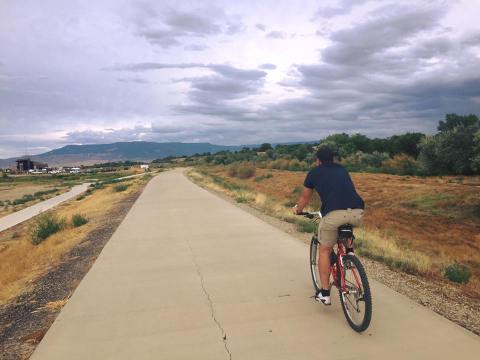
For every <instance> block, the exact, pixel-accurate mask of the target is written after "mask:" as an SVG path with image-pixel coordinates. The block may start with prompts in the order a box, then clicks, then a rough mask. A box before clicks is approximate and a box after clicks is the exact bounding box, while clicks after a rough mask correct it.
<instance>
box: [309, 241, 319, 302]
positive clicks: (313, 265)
mask: <svg viewBox="0 0 480 360" xmlns="http://www.w3.org/2000/svg"><path fill="white" fill-rule="evenodd" d="M317 256H318V240H317V238H316V237H315V236H314V237H312V240H311V241H310V274H311V275H312V282H313V287H314V289H315V293H317V292H318V291H320V284H319V279H318V276H319V273H318V258H317Z"/></svg>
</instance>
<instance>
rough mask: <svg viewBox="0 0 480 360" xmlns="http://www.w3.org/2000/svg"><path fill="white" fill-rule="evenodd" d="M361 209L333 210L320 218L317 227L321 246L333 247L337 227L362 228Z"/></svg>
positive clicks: (335, 240) (335, 241)
mask: <svg viewBox="0 0 480 360" xmlns="http://www.w3.org/2000/svg"><path fill="white" fill-rule="evenodd" d="M362 218H363V209H348V210H334V211H331V212H329V213H328V214H327V215H326V216H325V217H323V218H322V220H321V221H320V224H319V225H318V241H319V242H320V244H321V245H325V246H334V245H335V244H336V243H337V234H338V227H339V226H341V225H343V224H350V225H353V226H354V227H357V226H362V225H363V222H362Z"/></svg>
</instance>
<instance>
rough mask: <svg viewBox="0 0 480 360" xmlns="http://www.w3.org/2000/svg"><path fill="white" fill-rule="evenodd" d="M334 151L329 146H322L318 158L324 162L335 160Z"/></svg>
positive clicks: (318, 151)
mask: <svg viewBox="0 0 480 360" xmlns="http://www.w3.org/2000/svg"><path fill="white" fill-rule="evenodd" d="M333 155H334V152H333V150H332V149H330V148H329V147H321V148H319V149H318V150H317V159H318V160H320V161H321V162H322V163H327V162H333Z"/></svg>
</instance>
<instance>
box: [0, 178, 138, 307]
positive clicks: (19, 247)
mask: <svg viewBox="0 0 480 360" xmlns="http://www.w3.org/2000/svg"><path fill="white" fill-rule="evenodd" d="M145 183H146V180H145V179H143V178H142V179H139V178H137V179H135V180H131V181H130V184H131V186H129V188H128V189H127V190H126V191H123V192H113V191H112V190H111V187H112V185H110V186H106V187H105V188H104V189H100V190H96V191H94V192H93V193H92V194H91V195H90V196H87V197H86V198H85V199H83V200H81V201H76V200H71V201H69V202H66V203H64V204H62V205H60V206H58V207H57V208H55V210H53V213H54V214H55V215H56V216H58V217H62V218H67V219H71V218H72V216H73V215H74V214H77V213H81V214H86V215H88V218H89V222H88V223H87V224H85V225H83V226H81V227H78V228H74V227H73V226H68V227H66V228H65V229H63V230H61V231H60V232H58V233H56V234H53V235H51V236H50V237H48V238H47V239H46V240H45V241H43V242H42V243H40V244H38V245H33V244H32V243H31V241H30V231H29V229H30V228H31V226H32V224H33V223H34V221H35V219H31V220H29V221H27V222H25V223H22V224H20V225H19V226H16V227H14V228H11V229H8V230H5V231H3V232H2V233H0V304H2V303H5V302H6V301H8V300H9V299H11V298H13V297H15V296H17V295H18V294H19V293H20V292H22V291H23V290H24V289H25V288H26V287H28V285H29V284H30V283H31V282H33V281H34V280H35V278H37V277H38V276H39V275H41V274H43V273H44V272H45V271H47V270H48V269H49V268H50V267H51V266H54V265H55V264H57V263H58V262H59V261H61V259H62V256H64V255H65V254H66V253H67V252H68V251H69V250H70V249H72V248H73V247H74V246H75V245H77V244H79V243H80V242H81V241H82V240H83V239H84V238H85V237H86V236H87V234H88V233H89V232H91V231H92V230H93V229H95V228H97V227H99V226H101V225H102V224H103V223H104V222H106V221H108V213H109V211H110V210H111V209H112V208H113V207H114V206H115V205H116V204H117V203H118V202H119V201H121V200H122V199H123V198H125V197H127V196H128V195H130V194H132V193H133V192H136V191H138V190H139V189H141V188H142V187H143V186H144V184H145Z"/></svg>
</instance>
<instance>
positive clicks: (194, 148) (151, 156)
mask: <svg viewBox="0 0 480 360" xmlns="http://www.w3.org/2000/svg"><path fill="white" fill-rule="evenodd" d="M242 147H243V146H226V145H214V144H210V143H180V142H169V143H157V142H146V141H133V142H117V143H113V144H94V145H67V146H64V147H62V148H59V149H55V150H52V151H48V152H46V153H43V154H38V155H32V156H30V158H31V159H32V160H34V161H39V162H43V163H47V164H48V165H49V166H75V165H77V166H78V165H93V164H97V163H103V162H110V161H126V160H130V161H152V160H155V159H159V158H164V157H167V156H182V155H186V156H189V155H193V154H196V153H205V152H211V153H216V152H219V151H228V150H230V151H235V150H240V149H242ZM18 158H19V157H16V158H10V159H0V168H7V167H10V166H13V165H15V164H16V163H15V160H16V159H18Z"/></svg>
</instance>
